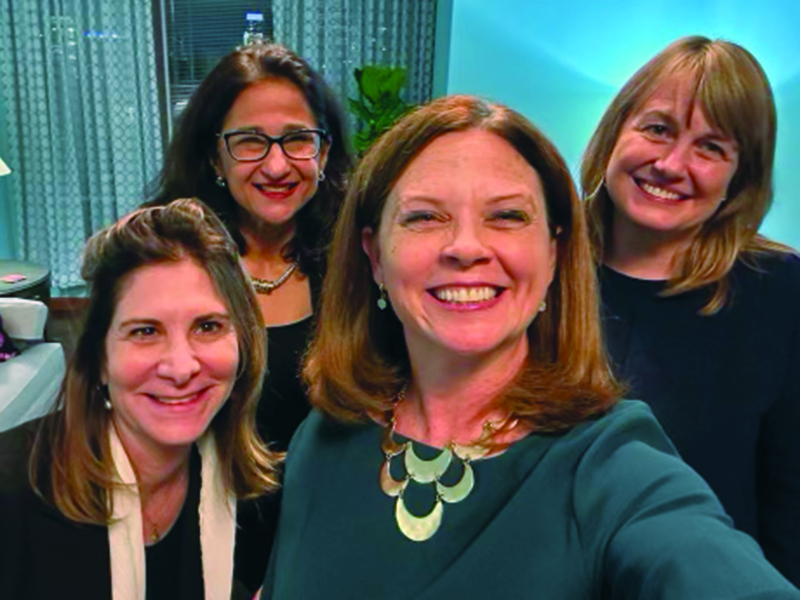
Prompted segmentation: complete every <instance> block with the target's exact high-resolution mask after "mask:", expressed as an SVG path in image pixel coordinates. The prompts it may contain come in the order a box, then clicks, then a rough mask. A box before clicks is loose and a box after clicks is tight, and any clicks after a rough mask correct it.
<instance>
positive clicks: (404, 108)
mask: <svg viewBox="0 0 800 600" xmlns="http://www.w3.org/2000/svg"><path fill="white" fill-rule="evenodd" d="M353 75H354V77H355V79H356V83H357V84H358V98H349V99H348V104H349V107H350V112H352V113H353V114H354V115H355V116H356V119H357V120H358V132H357V133H356V136H355V140H354V143H355V148H356V151H357V152H358V154H359V155H362V154H364V152H366V150H367V148H369V147H370V145H372V142H374V141H375V140H376V139H377V138H378V137H379V136H380V135H381V134H382V133H383V132H384V131H386V130H387V129H389V128H390V127H391V126H392V125H393V124H394V122H395V121H397V119H399V118H400V117H402V116H403V115H404V114H405V113H406V112H408V110H409V109H410V108H411V105H410V104H409V103H407V102H406V101H405V100H403V98H401V97H400V91H401V90H402V89H403V86H404V85H405V83H406V69H405V68H404V67H392V66H389V65H365V66H364V67H361V68H359V67H356V68H355V69H354V70H353Z"/></svg>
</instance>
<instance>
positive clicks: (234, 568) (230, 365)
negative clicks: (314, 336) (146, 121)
mask: <svg viewBox="0 0 800 600" xmlns="http://www.w3.org/2000/svg"><path fill="white" fill-rule="evenodd" d="M83 277H84V279H85V280H86V281H87V282H88V284H89V292H90V294H89V308H88V311H87V314H86V321H85V327H84V330H83V332H82V333H81V336H80V338H79V340H78V345H77V348H76V351H75V354H74V356H73V357H72V359H71V361H70V364H69V366H68V369H67V373H66V376H65V379H64V383H63V385H62V388H61V392H60V395H59V397H58V401H57V404H56V406H55V408H54V410H53V412H52V413H51V414H49V415H47V416H45V417H44V418H42V419H39V420H36V421H31V422H28V423H25V424H23V425H20V426H19V427H17V428H15V429H12V430H10V431H8V432H5V433H3V434H0V590H2V596H3V597H6V598H14V599H15V600H38V599H44V598H57V597H69V598H93V599H94V598H96V599H103V598H109V599H113V600H119V599H121V598H125V599H128V598H130V599H135V600H144V599H145V598H146V599H147V600H152V599H153V598H187V599H188V598H192V599H199V598H205V599H207V600H208V599H212V598H215V599H218V600H227V599H228V598H231V596H232V592H233V595H234V596H233V597H242V598H250V597H252V594H253V593H254V592H255V589H256V588H257V587H258V585H259V583H260V581H258V580H256V581H253V580H252V579H250V580H248V577H247V574H243V573H242V570H241V569H240V568H239V565H238V564H234V546H235V545H237V552H245V553H246V554H247V555H248V556H249V555H250V554H252V553H256V552H257V550H258V548H257V547H250V546H245V547H243V548H238V545H239V544H238V543H237V542H238V541H239V540H240V539H241V535H240V532H245V533H249V534H250V535H251V536H253V537H256V538H257V537H259V536H260V537H264V536H267V535H269V534H270V532H267V531H263V530H259V531H256V532H253V531H252V527H253V526H254V523H253V522H252V521H251V520H249V519H248V518H242V515H240V518H239V519H238V530H237V519H236V517H237V500H239V501H240V502H239V503H238V504H239V505H240V506H241V505H242V503H243V502H244V503H247V502H254V501H255V500H254V499H255V498H256V497H258V496H260V495H262V494H264V493H267V492H271V491H273V490H275V489H276V488H277V473H276V465H277V461H278V459H279V458H280V457H279V455H277V454H275V453H273V452H271V451H270V450H268V449H267V448H266V447H265V446H264V445H263V443H262V442H261V440H260V438H259V437H258V434H257V433H256V428H255V414H256V404H257V402H258V397H259V392H260V388H261V381H262V378H263V373H264V365H265V358H266V357H265V347H264V337H263V335H261V334H260V333H259V332H260V330H261V329H262V327H263V323H262V320H261V314H260V312H259V310H258V305H257V303H256V299H255V294H254V293H253V291H252V289H251V288H250V285H249V282H248V281H247V277H246V275H245V274H244V272H243V271H242V268H241V266H240V264H239V255H238V252H237V249H236V244H235V243H234V242H233V240H232V239H231V238H230V236H229V235H228V233H227V232H226V230H225V228H224V227H223V225H222V223H221V222H220V221H219V219H218V218H217V217H216V216H215V215H214V214H213V213H212V212H210V211H209V210H208V209H207V208H205V207H204V206H203V205H201V204H200V203H198V202H196V201H194V200H177V201H175V202H172V203H170V204H168V205H166V206H164V207H154V208H147V209H140V210H138V211H135V212H133V213H132V214H130V215H128V216H126V217H124V218H123V219H121V220H120V221H119V222H118V223H116V224H114V225H112V226H110V227H108V228H107V229H104V230H103V231H101V232H99V233H97V234H95V235H94V236H93V237H92V238H91V239H90V240H89V241H88V243H87V246H86V251H85V258H84V264H83ZM178 298H180V299H181V301H180V302H177V301H176V299H178ZM248 499H253V500H248ZM247 514H248V513H245V515H244V516H245V517H246V515H247ZM262 568H265V565H263V566H262ZM261 573H262V574H263V570H262V571H261Z"/></svg>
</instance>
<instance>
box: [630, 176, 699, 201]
mask: <svg viewBox="0 0 800 600" xmlns="http://www.w3.org/2000/svg"><path fill="white" fill-rule="evenodd" d="M634 181H636V185H638V186H639V187H640V188H641V189H642V190H644V192H645V193H647V194H648V195H649V196H653V197H654V198H656V199H658V200H663V201H666V202H679V201H681V200H685V199H686V198H687V196H685V195H683V194H679V193H677V192H673V191H671V190H668V189H666V188H663V187H659V186H656V185H653V184H652V183H648V182H646V181H643V180H641V179H635V180H634Z"/></svg>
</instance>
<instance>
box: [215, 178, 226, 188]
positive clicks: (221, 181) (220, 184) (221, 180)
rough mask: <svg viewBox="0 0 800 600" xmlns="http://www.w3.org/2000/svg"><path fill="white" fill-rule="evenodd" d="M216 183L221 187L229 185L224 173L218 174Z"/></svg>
mask: <svg viewBox="0 0 800 600" xmlns="http://www.w3.org/2000/svg"><path fill="white" fill-rule="evenodd" d="M214 183H216V184H217V185H218V186H219V187H221V188H224V187H225V186H227V185H228V182H226V181H225V179H223V177H222V175H217V179H216V181H215V182H214Z"/></svg>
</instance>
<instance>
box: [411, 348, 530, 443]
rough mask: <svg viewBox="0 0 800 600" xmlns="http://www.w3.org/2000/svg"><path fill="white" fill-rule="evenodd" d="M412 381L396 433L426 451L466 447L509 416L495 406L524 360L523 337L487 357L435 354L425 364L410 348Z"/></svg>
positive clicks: (526, 352) (526, 355) (426, 358)
mask: <svg viewBox="0 0 800 600" xmlns="http://www.w3.org/2000/svg"><path fill="white" fill-rule="evenodd" d="M409 354H410V356H411V371H412V380H411V383H410V384H409V389H408V391H407V393H406V401H405V402H404V403H402V405H401V406H398V407H397V412H399V413H400V414H399V415H396V419H397V421H396V422H397V426H396V429H397V431H398V432H399V433H402V434H403V435H406V436H407V437H411V438H413V439H416V440H419V441H421V442H424V443H426V444H429V445H431V446H437V447H443V446H446V445H447V444H448V443H450V442H458V443H460V444H467V445H468V444H470V443H471V442H473V441H475V440H477V439H478V438H480V436H481V434H482V433H483V426H484V424H485V423H486V421H492V422H499V421H502V420H503V419H504V418H506V417H507V416H508V415H507V414H505V413H504V412H503V411H502V410H500V409H498V407H497V406H495V400H496V398H497V394H498V392H499V391H500V390H502V389H503V388H504V387H505V386H507V385H508V384H509V383H511V381H512V380H513V379H514V378H515V377H516V376H517V374H518V373H519V371H520V369H522V368H523V366H524V363H525V361H526V360H527V357H528V345H527V338H523V342H522V343H519V344H516V345H515V346H514V347H512V348H508V349H505V350H504V351H502V352H497V353H493V354H491V355H488V356H477V357H475V356H452V355H443V354H442V353H434V356H433V357H429V356H426V357H425V358H424V360H423V359H422V358H421V357H420V356H419V355H418V354H417V357H416V359H415V353H414V352H413V351H412V350H411V348H409Z"/></svg>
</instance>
